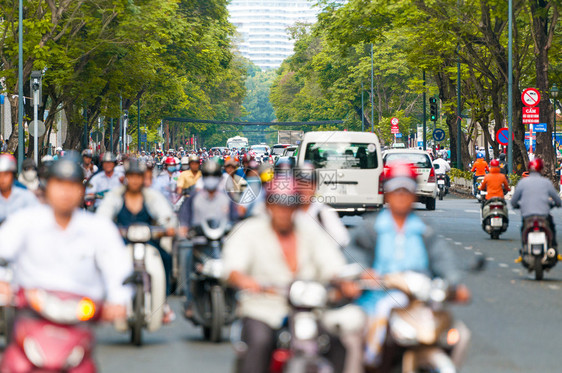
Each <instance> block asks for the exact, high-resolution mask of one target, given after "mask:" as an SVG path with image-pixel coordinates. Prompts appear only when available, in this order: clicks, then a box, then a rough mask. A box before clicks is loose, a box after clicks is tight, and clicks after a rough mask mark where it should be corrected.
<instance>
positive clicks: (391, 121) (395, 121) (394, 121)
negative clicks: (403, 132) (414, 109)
mask: <svg viewBox="0 0 562 373" xmlns="http://www.w3.org/2000/svg"><path fill="white" fill-rule="evenodd" d="M398 123H400V121H399V120H398V118H396V117H394V118H392V119H391V120H390V124H392V126H398Z"/></svg>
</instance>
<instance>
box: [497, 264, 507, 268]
mask: <svg viewBox="0 0 562 373" xmlns="http://www.w3.org/2000/svg"><path fill="white" fill-rule="evenodd" d="M498 265H499V266H500V267H501V268H509V265H507V264H505V263H499V264H498Z"/></svg>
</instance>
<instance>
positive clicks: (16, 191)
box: [0, 186, 39, 241]
mask: <svg viewBox="0 0 562 373" xmlns="http://www.w3.org/2000/svg"><path fill="white" fill-rule="evenodd" d="M38 203H39V201H38V200H37V197H35V194H33V193H31V192H30V191H29V190H27V189H23V188H19V187H15V186H12V192H11V193H10V196H9V197H8V198H4V196H3V195H2V193H0V222H2V221H3V220H4V219H6V218H7V217H8V216H9V215H11V214H13V213H15V212H17V211H19V210H21V209H24V208H26V207H30V206H33V205H36V204H38ZM0 241H2V240H1V239H0Z"/></svg>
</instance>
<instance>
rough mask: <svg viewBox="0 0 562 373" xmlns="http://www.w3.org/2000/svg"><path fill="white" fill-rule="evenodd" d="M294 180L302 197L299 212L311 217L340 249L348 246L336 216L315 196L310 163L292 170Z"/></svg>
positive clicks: (316, 184) (343, 227)
mask: <svg viewBox="0 0 562 373" xmlns="http://www.w3.org/2000/svg"><path fill="white" fill-rule="evenodd" d="M294 173H295V180H296V183H297V188H298V191H299V194H300V196H301V197H302V201H301V202H302V205H301V211H302V212H303V213H304V214H305V215H306V216H309V217H311V218H312V219H313V220H314V221H315V222H316V223H318V224H319V225H320V226H321V227H322V229H324V230H325V231H326V233H328V234H329V235H330V236H331V237H332V238H333V239H334V240H335V241H336V242H337V243H338V245H339V246H340V247H342V248H344V247H346V246H347V245H348V244H349V233H348V231H347V228H346V227H345V225H344V224H343V223H342V221H341V219H340V218H339V216H338V214H337V213H336V212H335V211H334V210H332V209H331V208H330V207H329V206H328V205H325V204H324V203H322V198H321V196H317V195H316V192H317V187H318V180H317V174H316V171H315V169H314V166H313V165H312V164H311V163H307V164H304V165H302V166H301V167H299V168H297V169H295V170H294Z"/></svg>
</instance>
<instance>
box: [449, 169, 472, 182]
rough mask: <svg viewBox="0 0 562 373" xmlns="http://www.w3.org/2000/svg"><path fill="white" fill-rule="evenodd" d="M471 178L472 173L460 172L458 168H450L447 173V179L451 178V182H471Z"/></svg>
mask: <svg viewBox="0 0 562 373" xmlns="http://www.w3.org/2000/svg"><path fill="white" fill-rule="evenodd" d="M472 176H473V174H472V172H470V171H462V170H459V169H458V168H451V171H449V177H450V178H451V181H455V180H458V179H466V180H472Z"/></svg>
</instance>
